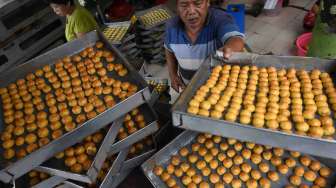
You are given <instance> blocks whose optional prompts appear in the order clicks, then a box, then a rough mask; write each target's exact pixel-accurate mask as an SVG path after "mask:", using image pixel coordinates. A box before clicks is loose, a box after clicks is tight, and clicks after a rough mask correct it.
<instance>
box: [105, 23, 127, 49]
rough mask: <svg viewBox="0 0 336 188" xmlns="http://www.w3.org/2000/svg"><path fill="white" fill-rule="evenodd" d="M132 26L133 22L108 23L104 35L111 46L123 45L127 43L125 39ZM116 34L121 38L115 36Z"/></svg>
mask: <svg viewBox="0 0 336 188" xmlns="http://www.w3.org/2000/svg"><path fill="white" fill-rule="evenodd" d="M130 26H131V21H125V22H113V23H108V24H106V27H105V28H104V29H103V34H104V35H105V37H106V38H107V39H108V40H109V42H110V43H111V44H121V43H123V42H127V41H124V37H125V35H126V34H127V32H128V31H129V29H130ZM116 34H119V37H117V36H115V35H116Z"/></svg>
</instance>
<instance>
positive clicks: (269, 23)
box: [146, 0, 315, 78]
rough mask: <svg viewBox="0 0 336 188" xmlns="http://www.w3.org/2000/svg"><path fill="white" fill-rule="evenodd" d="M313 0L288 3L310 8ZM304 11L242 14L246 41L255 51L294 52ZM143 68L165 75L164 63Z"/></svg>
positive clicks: (301, 29)
mask: <svg viewBox="0 0 336 188" xmlns="http://www.w3.org/2000/svg"><path fill="white" fill-rule="evenodd" d="M314 2H315V0H291V1H290V5H295V6H299V7H304V8H305V9H310V8H311V7H312V5H313V4H314ZM173 5H174V4H171V6H173ZM305 14H306V11H304V10H300V9H297V8H292V7H286V8H283V9H282V10H281V11H280V14H279V15H277V16H268V15H266V14H264V13H262V14H261V15H259V16H258V17H253V16H249V15H247V16H246V17H245V28H246V32H245V34H246V43H247V44H248V45H249V46H250V47H251V49H252V51H253V52H255V53H260V54H263V53H268V52H272V53H273V54H275V55H295V54H296V48H295V40H296V38H297V37H298V36H299V35H300V34H302V33H303V32H305V31H304V29H303V27H302V25H303V17H304V15H305ZM146 70H147V72H149V73H150V74H151V75H152V76H155V77H160V78H169V75H168V71H167V67H166V66H161V65H149V66H148V67H147V69H146Z"/></svg>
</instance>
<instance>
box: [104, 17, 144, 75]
mask: <svg viewBox="0 0 336 188" xmlns="http://www.w3.org/2000/svg"><path fill="white" fill-rule="evenodd" d="M103 33H104V35H105V37H106V38H107V39H108V40H109V42H110V43H111V44H112V45H114V46H116V47H117V48H118V49H119V50H120V51H121V52H122V53H123V54H125V56H126V58H127V59H128V60H129V62H130V63H131V64H132V65H133V67H134V68H135V69H136V70H140V68H141V66H142V62H143V60H141V59H142V58H141V50H140V49H139V48H138V47H137V44H136V37H135V32H134V29H133V28H132V26H131V22H130V21H126V22H112V23H106V27H105V28H104V29H103Z"/></svg>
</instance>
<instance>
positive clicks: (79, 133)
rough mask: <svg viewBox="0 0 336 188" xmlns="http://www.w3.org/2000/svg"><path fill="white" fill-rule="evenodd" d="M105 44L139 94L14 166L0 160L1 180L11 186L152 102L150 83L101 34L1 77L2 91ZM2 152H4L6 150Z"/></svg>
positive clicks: (77, 42)
mask: <svg viewBox="0 0 336 188" xmlns="http://www.w3.org/2000/svg"><path fill="white" fill-rule="evenodd" d="M99 40H101V41H103V42H104V43H105V47H106V48H108V49H109V50H112V51H113V52H114V53H115V55H116V56H117V57H118V58H116V62H118V63H122V64H124V65H125V66H126V68H127V69H128V70H129V75H128V77H127V80H129V81H131V82H132V83H134V84H136V85H137V86H138V88H139V89H138V90H139V91H138V92H137V93H135V94H134V95H133V96H131V97H129V98H127V99H126V100H123V101H121V102H119V103H117V104H116V105H115V106H114V107H113V108H110V109H108V110H106V111H105V112H104V113H101V114H99V115H98V116H97V117H96V118H94V119H91V120H89V121H87V122H85V123H84V124H82V125H81V126H79V127H77V128H76V129H75V130H73V131H72V132H69V133H67V134H64V135H63V136H62V137H60V138H59V139H57V140H54V141H52V142H51V143H49V144H48V145H46V146H44V147H42V148H40V149H38V150H36V151H35V152H33V153H31V154H30V155H28V156H26V157H25V158H23V159H21V160H19V161H16V162H13V163H10V164H8V163H6V161H5V160H4V159H3V158H2V155H1V156H0V161H2V162H1V163H0V168H1V171H0V180H1V181H3V182H5V183H8V182H10V181H11V180H12V179H17V178H19V177H20V176H22V175H23V174H25V173H27V172H29V171H30V170H32V169H34V168H35V167H37V166H38V165H40V164H42V163H43V162H45V161H46V160H48V159H50V158H51V157H53V156H54V155H55V154H56V153H59V152H61V151H63V150H64V149H65V148H68V147H70V146H72V145H74V144H75V143H77V142H79V141H81V140H83V139H84V138H85V137H86V136H89V135H91V134H93V133H95V132H97V131H98V130H99V129H101V128H103V127H105V126H106V125H108V124H109V123H111V122H113V121H114V120H116V119H117V118H118V117H120V116H122V115H124V114H126V113H127V112H129V111H131V110H132V109H133V108H134V107H137V106H139V105H141V104H143V103H145V102H146V101H147V100H149V98H150V92H149V89H148V86H147V84H146V82H145V81H144V80H143V78H142V77H141V76H140V75H139V73H138V72H137V71H135V70H134V68H133V67H132V66H131V65H130V64H129V63H128V61H127V60H126V59H125V57H124V56H123V55H122V54H121V53H120V52H119V51H118V50H117V49H116V48H115V47H113V46H112V45H111V44H109V42H108V41H107V40H106V39H105V37H104V36H103V34H102V33H101V32H99V31H92V32H90V33H88V34H87V35H85V36H84V37H83V38H81V39H78V40H74V41H72V42H69V43H66V44H65V45H62V46H60V47H57V48H55V49H54V50H52V51H49V52H47V53H46V54H44V55H41V56H39V57H36V58H34V59H32V60H30V61H28V62H27V63H25V64H22V65H20V66H18V67H16V68H14V69H11V70H9V71H7V72H5V73H2V74H1V75H0V80H1V83H0V87H4V86H7V85H8V84H9V83H11V82H13V81H15V80H17V79H19V78H22V77H23V76H24V75H27V74H28V73H30V72H32V71H33V70H36V69H38V68H41V67H43V66H44V65H52V64H53V63H54V62H55V61H56V60H57V59H59V58H61V57H64V56H67V55H72V54H76V53H78V52H80V51H81V50H83V49H85V48H86V47H87V46H92V45H93V44H95V43H96V41H99ZM0 119H1V120H2V119H3V113H2V109H1V111H0ZM3 128H4V122H3V121H0V130H2V129H3ZM0 152H3V151H2V149H1V150H0Z"/></svg>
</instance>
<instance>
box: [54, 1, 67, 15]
mask: <svg viewBox="0 0 336 188" xmlns="http://www.w3.org/2000/svg"><path fill="white" fill-rule="evenodd" d="M50 7H51V8H52V9H53V11H54V12H55V13H56V14H57V15H58V16H66V13H67V6H66V5H62V4H55V3H51V4H50Z"/></svg>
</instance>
